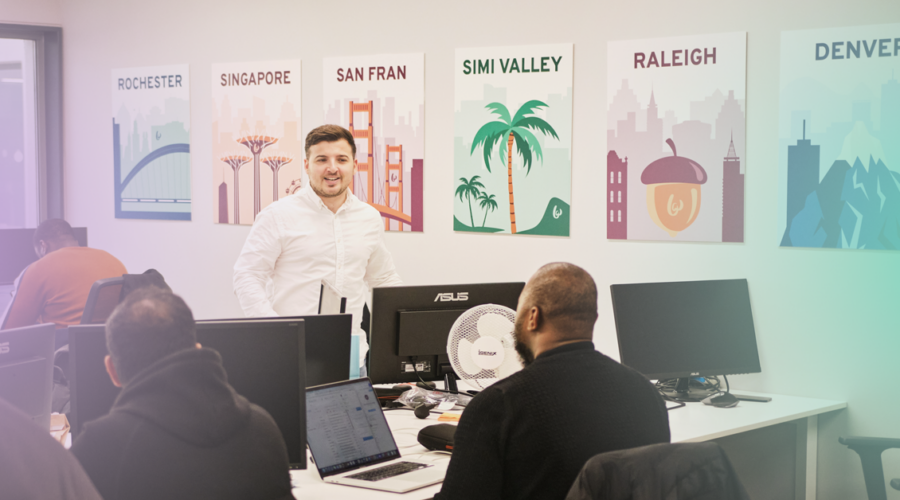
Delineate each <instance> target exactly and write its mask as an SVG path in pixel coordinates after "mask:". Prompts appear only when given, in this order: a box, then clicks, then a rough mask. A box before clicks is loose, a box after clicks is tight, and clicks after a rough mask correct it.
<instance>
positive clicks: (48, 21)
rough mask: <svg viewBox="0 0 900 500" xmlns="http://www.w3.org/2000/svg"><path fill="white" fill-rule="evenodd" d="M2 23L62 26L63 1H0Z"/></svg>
mask: <svg viewBox="0 0 900 500" xmlns="http://www.w3.org/2000/svg"><path fill="white" fill-rule="evenodd" d="M0 23H10V24H40V25H45V26H60V25H61V24H62V5H61V0H0Z"/></svg>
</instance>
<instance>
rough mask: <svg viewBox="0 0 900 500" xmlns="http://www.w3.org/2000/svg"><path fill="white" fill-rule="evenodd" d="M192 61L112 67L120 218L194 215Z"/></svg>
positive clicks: (116, 194) (114, 151)
mask: <svg viewBox="0 0 900 500" xmlns="http://www.w3.org/2000/svg"><path fill="white" fill-rule="evenodd" d="M190 94H191V93H190V79H189V73H188V65H187V64H184V65H178V66H156V67H151V68H128V69H114V70H113V71H112V101H113V102H112V114H113V162H114V168H115V171H114V179H115V187H114V193H115V205H116V207H115V210H116V218H117V219H168V220H191V154H190V151H191V127H190V118H191V106H190Z"/></svg>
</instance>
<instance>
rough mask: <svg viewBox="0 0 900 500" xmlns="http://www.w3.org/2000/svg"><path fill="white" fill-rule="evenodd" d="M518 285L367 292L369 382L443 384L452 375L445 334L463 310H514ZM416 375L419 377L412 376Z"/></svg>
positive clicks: (519, 289)
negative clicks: (481, 307) (493, 306)
mask: <svg viewBox="0 0 900 500" xmlns="http://www.w3.org/2000/svg"><path fill="white" fill-rule="evenodd" d="M524 287H525V283H523V282H515V283H479V284H468V285H429V286H398V287H377V288H375V289H374V290H372V323H371V327H370V331H369V337H370V338H369V378H370V379H371V380H372V383H373V384H394V383H398V382H416V381H418V380H419V378H420V377H421V378H422V379H423V380H425V381H433V380H442V379H444V378H445V375H453V369H452V368H451V366H450V358H449V357H448V356H447V335H448V334H449V333H450V328H451V327H452V326H453V323H454V322H455V321H456V319H457V318H459V316H460V315H461V314H462V313H463V312H464V311H466V310H468V309H470V308H472V307H475V306H478V305H482V304H498V305H502V306H506V307H509V308H511V309H513V310H515V309H516V307H517V306H518V302H519V294H521V293H522V289H523V288H524ZM417 372H418V373H417Z"/></svg>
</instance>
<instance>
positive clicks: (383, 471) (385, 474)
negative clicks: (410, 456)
mask: <svg viewBox="0 0 900 500" xmlns="http://www.w3.org/2000/svg"><path fill="white" fill-rule="evenodd" d="M425 467H430V466H429V465H426V464H417V463H414V462H397V463H395V464H391V465H385V466H384V467H378V468H377V469H372V470H367V471H365V472H360V473H359V474H353V475H352V476H344V477H345V478H348V479H359V480H360V481H380V480H382V479H387V478H389V477H394V476H399V475H400V474H406V473H407V472H412V471H414V470H419V469H424V468H425Z"/></svg>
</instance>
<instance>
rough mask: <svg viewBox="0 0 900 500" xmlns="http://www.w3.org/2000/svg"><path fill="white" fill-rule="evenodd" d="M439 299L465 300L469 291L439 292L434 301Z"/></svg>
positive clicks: (450, 300)
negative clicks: (455, 292)
mask: <svg viewBox="0 0 900 500" xmlns="http://www.w3.org/2000/svg"><path fill="white" fill-rule="evenodd" d="M439 300H440V301H441V302H460V301H466V300H469V292H459V293H457V294H452V293H439V294H437V297H435V298H434V301H435V302H437V301H439Z"/></svg>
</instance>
